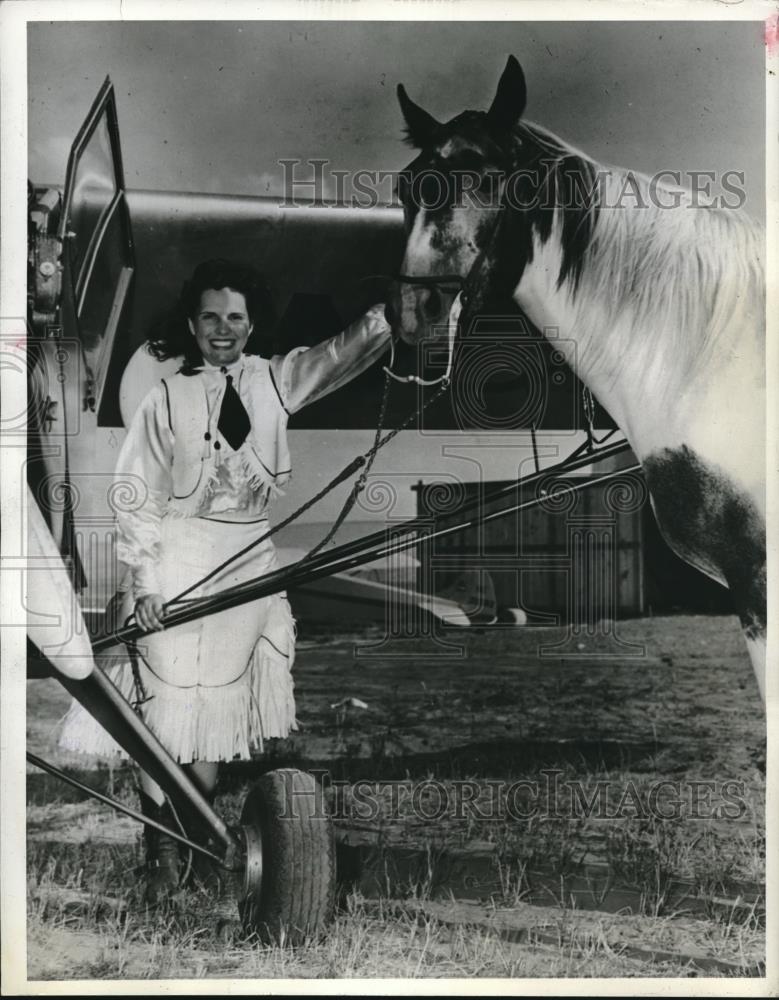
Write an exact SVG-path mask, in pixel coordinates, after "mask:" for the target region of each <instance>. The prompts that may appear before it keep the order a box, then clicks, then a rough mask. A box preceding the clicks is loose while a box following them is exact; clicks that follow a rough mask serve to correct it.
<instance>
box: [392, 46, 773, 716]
mask: <svg viewBox="0 0 779 1000" xmlns="http://www.w3.org/2000/svg"><path fill="white" fill-rule="evenodd" d="M397 94H398V99H399V102H400V108H401V111H402V114H403V118H404V120H405V126H406V142H407V143H408V144H409V145H410V146H412V147H413V148H414V149H416V150H418V151H419V152H418V155H417V156H416V158H415V159H414V160H413V161H412V162H411V163H410V164H409V165H408V167H407V168H406V169H405V170H403V171H401V172H400V174H399V179H398V182H397V194H398V197H399V200H400V201H401V203H402V206H403V210H404V219H405V228H406V247H405V254H404V258H403V263H402V266H401V271H402V274H401V275H400V276H398V279H397V280H396V281H395V283H394V284H393V286H392V289H391V294H390V298H389V304H388V309H387V315H388V317H389V318H390V322H391V324H392V326H393V332H394V333H395V334H396V335H399V336H400V337H401V338H402V339H403V340H404V341H406V342H407V343H410V344H417V343H420V342H421V341H422V340H426V339H430V338H434V337H436V335H437V334H436V331H437V330H440V329H441V328H442V326H444V325H445V320H444V318H445V316H446V315H447V310H448V308H449V307H450V305H451V304H452V298H447V296H446V295H445V294H443V293H442V290H441V288H439V287H438V286H439V285H441V286H443V285H445V284H446V283H448V284H449V292H450V293H451V296H453V294H454V293H453V292H452V290H451V280H452V278H453V277H454V278H455V279H459V281H460V284H461V288H462V303H463V304H464V306H463V314H462V315H461V317H460V319H461V322H466V320H465V318H464V317H465V314H466V313H467V314H468V315H469V316H473V315H474V314H476V313H477V312H478V310H479V307H480V305H482V304H484V303H485V302H486V301H487V300H488V299H489V296H490V295H491V294H499V295H510V296H511V298H512V299H513V301H514V302H515V303H516V305H517V306H518V307H519V309H520V310H521V311H522V313H524V314H525V316H526V317H527V318H528V319H529V320H530V321H531V322H532V323H533V324H534V325H535V326H536V327H537V328H538V329H539V330H541V331H543V332H544V333H545V334H546V336H547V338H548V339H550V340H552V339H553V346H554V347H555V348H556V349H557V350H560V351H562V352H563V354H564V355H565V357H566V361H567V362H568V364H569V365H570V366H571V367H572V368H573V370H574V371H575V373H576V374H577V375H578V377H579V378H580V379H581V381H582V382H583V383H584V385H585V386H586V387H587V388H588V389H589V390H590V391H591V392H592V394H593V395H594V396H595V397H596V398H597V399H598V401H599V402H600V403H601V405H602V406H603V407H604V408H605V410H606V411H607V412H608V413H609V414H611V416H612V417H613V418H614V420H615V422H616V423H617V425H618V426H619V428H620V429H621V430H622V432H623V433H624V435H625V437H626V438H627V440H628V442H629V444H630V446H631V448H632V449H633V451H634V453H635V454H636V456H637V459H638V461H639V462H640V464H641V466H642V470H643V474H644V477H645V481H646V485H647V489H648V492H649V495H650V501H651V503H652V506H653V509H654V512H655V515H656V518H657V522H658V525H659V527H660V530H661V532H662V534H663V536H664V537H665V539H666V540H667V542H668V544H669V545H670V547H671V548H672V549H673V550H674V551H675V552H676V553H677V554H678V555H679V556H680V557H681V558H682V559H684V560H685V561H686V562H688V563H690V564H691V565H693V566H695V567H696V568H697V569H699V570H701V571H702V572H703V573H705V574H706V575H708V576H709V577H712V578H713V579H714V580H717V581H718V582H719V583H721V584H724V585H725V586H726V587H728V588H729V590H730V593H731V597H732V602H733V605H734V609H735V611H736V613H737V614H738V616H739V619H740V622H741V627H742V630H743V633H744V636H745V638H746V643H747V647H748V650H749V655H750V659H751V661H752V665H753V667H754V671H755V676H756V678H757V682H758V687H759V689H760V694H761V697H762V698H763V701H765V656H766V628H767V624H766V618H767V613H766V522H765V518H766V497H765V354H764V350H765V347H764V343H765V274H764V262H763V255H764V245H765V244H764V234H763V230H762V228H761V227H760V226H759V225H758V224H757V223H755V222H753V221H752V220H751V219H749V218H748V217H746V215H745V213H743V212H738V211H735V210H734V209H733V208H732V207H731V208H729V207H727V206H726V205H711V204H710V205H701V204H700V199H699V198H697V197H696V196H695V193H694V192H690V191H687V190H685V189H684V188H683V187H681V186H680V185H679V186H676V187H675V186H674V185H673V184H667V183H665V180H664V179H662V180H661V179H658V178H652V177H649V176H647V175H645V174H641V173H637V172H634V171H631V170H627V169H625V168H619V167H606V166H605V165H603V164H600V163H598V162H597V161H595V160H594V159H592V158H591V157H589V156H588V155H587V154H586V153H584V152H582V151H580V150H578V149H576V148H574V147H573V146H571V145H569V144H568V143H566V142H564V141H563V140H562V139H560V138H558V137H557V136H556V135H554V134H553V133H551V132H550V131H548V130H546V129H545V128H542V127H541V126H539V125H535V124H533V123H531V122H528V121H525V120H523V117H522V116H523V114H524V111H525V106H526V99H527V87H526V82H525V76H524V73H523V71H522V68H521V67H520V64H519V62H518V61H517V60H516V58H514V56H510V57H509V59H508V62H507V63H506V66H505V69H504V71H503V74H502V76H501V77H500V81H499V83H498V87H497V92H496V94H495V97H494V99H493V101H492V104H491V106H490V108H489V110H488V111H486V112H482V111H464V112H462V113H461V114H459V115H457V116H456V117H455V118H452V119H451V120H450V121H447V122H443V123H442V122H439V121H437V120H436V119H435V118H434V117H433V116H432V115H431V114H429V113H428V112H427V111H425V110H424V109H423V108H421V107H419V106H418V105H417V104H415V103H414V102H413V101H412V100H411V99H410V98H409V96H408V94H407V93H406V90H405V88H404V87H403V85H402V84H400V85H399V86H398V88H397ZM415 279H416V280H415Z"/></svg>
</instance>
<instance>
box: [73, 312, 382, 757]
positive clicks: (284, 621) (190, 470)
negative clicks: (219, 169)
mask: <svg viewBox="0 0 779 1000" xmlns="http://www.w3.org/2000/svg"><path fill="white" fill-rule="evenodd" d="M389 336H390V334H389V328H388V326H387V323H386V321H385V320H384V315H383V309H382V308H381V307H374V309H372V310H371V311H370V312H368V313H367V314H366V315H365V316H364V317H363V318H362V319H361V320H359V321H358V322H356V323H354V324H352V326H350V327H349V328H348V329H347V330H345V331H344V332H343V333H341V334H339V335H338V336H337V337H334V338H332V339H331V340H329V341H325V342H324V343H323V344H319V345H318V346H317V347H314V348H310V349H306V348H298V349H296V350H294V351H292V352H291V353H290V354H287V355H286V356H284V357H280V356H277V357H274V358H272V359H271V360H270V361H267V360H265V359H262V358H258V357H253V356H249V355H244V356H243V357H242V358H241V359H240V360H238V361H237V362H236V363H235V364H234V365H231V366H229V368H228V369H226V371H223V370H221V369H219V368H215V367H213V366H210V365H208V364H204V365H203V366H202V368H200V369H198V371H197V373H196V374H193V375H184V374H182V373H178V374H176V375H174V376H173V377H171V378H168V379H165V380H164V381H162V382H161V383H160V384H159V385H157V386H155V388H154V389H152V391H151V392H150V393H149V394H148V395H147V396H146V397H145V399H144V400H143V402H142V403H141V405H140V407H139V409H138V411H137V412H136V414H135V417H134V419H133V421H132V424H131V426H130V428H129V430H128V434H127V438H126V440H125V442H124V445H123V447H122V450H121V453H120V455H119V460H118V463H117V470H116V477H117V482H118V483H126V484H128V485H129V487H130V488H131V489H138V490H139V491H140V493H141V494H142V495H141V496H140V498H139V502H138V504H137V505H134V506H133V509H132V510H128V511H125V512H122V513H120V514H118V515H117V528H118V535H117V552H118V556H119V559H120V560H121V561H122V562H124V563H125V564H127V566H129V567H130V570H131V573H132V581H133V586H132V589H131V590H130V591H128V593H127V595H126V598H125V602H124V607H123V615H124V616H125V617H126V616H127V615H128V614H130V612H131V610H132V607H133V605H134V602H135V601H136V600H137V599H138V598H139V597H141V596H143V595H145V594H152V593H159V594H162V596H163V599H164V600H165V601H166V602H167V601H169V600H171V599H172V598H174V597H176V596H177V595H178V594H179V593H181V592H182V591H183V590H185V589H187V588H188V587H189V586H191V585H192V584H194V583H195V582H196V581H198V580H200V579H202V577H204V576H205V575H206V574H207V573H209V572H210V571H211V570H213V569H214V568H215V567H217V566H218V565H219V564H220V563H222V562H223V561H224V560H225V559H226V558H227V557H228V556H230V555H232V554H233V553H234V552H237V551H238V550H240V549H243V548H244V547H245V546H246V545H249V544H250V543H251V542H252V541H254V540H255V539H257V538H259V537H260V536H261V535H263V534H265V533H266V532H267V531H268V528H269V524H268V509H269V504H270V500H271V498H272V497H273V496H274V494H275V492H276V491H277V490H278V489H279V488H280V487H283V486H284V484H285V483H286V482H287V480H288V478H289V475H290V456H289V450H288V447H287V433H286V432H287V417H288V415H289V414H290V413H293V412H295V411H296V410H298V409H300V408H301V407H303V406H305V405H306V404H307V403H310V402H313V401H314V400H315V399H319V398H321V397H322V396H324V395H326V394H327V393H329V392H332V391H333V390H334V389H337V388H339V387H340V386H341V385H343V384H345V383H346V382H348V381H349V380H350V379H352V378H354V377H355V376H356V375H358V374H359V373H360V372H362V371H363V370H364V369H365V368H367V367H368V366H369V365H370V364H372V363H373V362H374V361H375V360H376V358H377V357H379V356H380V355H381V354H382V353H383V352H384V350H385V349H386V348H387V346H388V344H389ZM227 375H231V376H232V379H233V385H234V386H235V388H236V389H237V391H238V394H239V396H240V400H241V403H242V404H243V406H244V408H245V410H246V412H247V413H248V415H249V418H250V421H251V430H250V431H249V434H248V436H247V438H246V440H245V441H244V442H243V444H241V445H240V447H239V448H238V449H237V450H235V451H234V450H233V449H232V448H231V447H230V445H229V444H228V443H227V441H226V440H225V439H224V437H223V436H222V435H221V434H220V432H219V430H218V426H217V424H218V420H219V413H220V407H221V402H222V397H223V395H224V392H225V387H226V376H227ZM276 566H277V562H276V551H275V548H274V546H273V543H272V541H271V540H270V539H268V540H267V541H265V542H262V543H260V544H259V545H258V546H257V547H256V548H254V549H252V550H251V551H250V552H249V553H247V554H246V555H245V556H243V557H242V558H241V559H239V560H238V561H236V562H234V563H231V564H230V565H229V566H228V567H227V568H226V569H225V570H223V571H221V572H220V573H219V574H218V575H217V576H215V577H214V578H213V579H212V580H209V581H208V582H207V583H206V584H204V585H201V586H199V587H198V588H197V589H195V590H193V591H192V592H191V593H190V594H188V595H187V597H188V598H197V597H203V596H207V595H209V594H213V593H216V592H217V591H220V590H224V589H225V588H227V587H232V586H235V585H236V584H239V583H242V582H244V581H245V580H248V579H251V578H252V577H256V576H259V575H261V574H264V573H267V572H270V571H271V570H273V569H274V568H276ZM122 620H124V619H122ZM138 651H139V653H140V656H139V657H138V658H137V661H136V670H137V678H136V676H135V675H134V673H133V670H132V665H131V662H130V660H129V657H128V655H127V652H126V651H125V650H124V648H123V647H121V648H119V647H117V649H115V650H113V651H112V652H111V653H110V654H106V656H104V657H102V658H101V659H102V662H101V666H103V667H104V669H106V670H107V672H108V673H109V676H111V677H112V679H113V680H114V682H115V683H116V684H117V685H118V687H119V688H120V690H121V691H122V693H123V694H124V695H125V697H126V698H127V699H128V700H129V701H137V700H139V695H142V697H143V698H145V699H146V700H144V701H143V705H142V714H143V717H144V719H145V721H146V723H147V725H148V726H149V728H150V729H151V730H152V732H153V733H155V735H156V736H157V737H158V738H159V740H160V742H161V743H162V744H163V745H164V746H165V747H166V749H167V750H168V751H169V752H170V753H171V754H172V756H173V757H175V758H176V759H177V760H178V761H180V762H181V763H189V762H191V761H194V760H207V761H218V760H232V759H234V758H236V757H237V758H240V759H248V758H249V756H250V749H251V748H252V747H257V748H259V749H262V744H263V740H264V739H267V738H271V737H284V736H287V735H288V734H289V732H290V730H293V729H295V728H296V724H295V701H294V694H293V681H292V673H291V668H292V664H293V660H294V653H295V635H294V623H293V619H292V614H291V612H290V608H289V604H288V603H287V599H286V597H285V596H283V595H281V594H275V595H272V596H271V597H266V598H261V599H260V600H257V601H254V602H252V603H250V604H245V605H243V606H241V607H238V608H233V609H231V610H228V611H221V612H219V613H218V614H214V615H210V616H209V617H207V618H200V619H198V620H196V621H194V622H190V623H189V624H186V625H179V626H175V627H173V628H171V629H169V630H166V631H164V632H156V633H150V634H147V635H145V636H144V637H143V638H142V639H140V640H139V642H138ZM138 681H140V685H139V684H138ZM139 687H140V690H139ZM60 744H61V746H63V747H64V748H66V749H70V750H77V751H82V752H85V753H92V754H99V755H111V754H120V753H122V751H121V750H120V748H119V747H118V745H117V744H116V743H115V742H114V741H113V739H111V737H110V736H109V735H108V734H107V733H106V732H105V731H104V730H103V729H102V727H100V726H99V725H98V724H97V723H96V722H95V721H94V720H93V719H92V717H91V716H90V715H88V713H86V712H85V711H84V710H83V709H82V708H81V706H80V705H79V704H78V703H75V702H74V704H73V706H72V707H71V710H70V711H69V713H68V715H67V717H66V719H65V723H64V726H63V731H62V735H61V739H60Z"/></svg>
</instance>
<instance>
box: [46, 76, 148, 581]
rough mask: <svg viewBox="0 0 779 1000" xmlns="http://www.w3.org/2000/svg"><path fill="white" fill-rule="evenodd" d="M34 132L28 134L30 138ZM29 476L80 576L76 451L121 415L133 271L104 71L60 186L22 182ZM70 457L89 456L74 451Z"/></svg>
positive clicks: (110, 99)
mask: <svg viewBox="0 0 779 1000" xmlns="http://www.w3.org/2000/svg"><path fill="white" fill-rule="evenodd" d="M35 138H36V137H35V136H31V139H30V141H31V142H34V141H35ZM28 206H29V213H28V321H29V322H28V325H29V339H28V354H29V358H30V369H31V378H30V383H29V384H30V400H31V405H30V408H29V413H30V432H29V438H28V482H29V483H30V486H31V487H32V490H33V494H34V496H35V498H36V500H37V502H38V504H39V506H40V508H41V511H42V513H43V514H44V516H45V518H46V520H47V522H48V524H49V527H50V528H51V531H52V534H53V537H54V539H55V540H56V543H57V545H58V546H59V548H60V550H61V552H62V553H63V556H64V557H65V559H66V561H67V562H69V563H70V566H71V570H72V575H73V579H74V583H75V584H76V585H77V586H80V585H81V584H83V582H84V581H83V574H82V571H81V567H80V563H79V556H78V552H77V548H76V545H75V541H74V539H73V527H72V519H73V507H74V503H75V502H76V501H74V496H75V497H76V498H77V494H78V491H77V488H76V487H74V486H73V485H72V480H73V468H74V452H78V451H79V449H81V450H83V448H84V442H85V441H86V440H88V439H89V438H90V437H93V436H94V431H95V429H96V428H97V427H100V426H105V425H109V426H112V425H113V426H115V425H116V424H117V423H118V420H117V419H115V415H116V414H118V392H117V391H114V389H112V381H111V379H112V378H115V379H116V381H117V385H118V375H117V374H116V371H117V368H121V366H122V365H123V363H124V361H125V360H126V356H123V352H122V345H123V343H124V342H126V340H127V337H126V330H127V324H128V322H129V307H130V299H131V291H132V282H133V276H134V273H135V257H134V250H133V239H132V229H131V225H130V215H129V211H128V207H127V197H126V190H125V182H124V171H123V168H122V155H121V147H120V141H119V125H118V119H117V113H116V101H115V96H114V88H113V84H112V83H111V81H110V79H109V78H106V80H105V82H104V83H103V86H102V87H101V88H100V92H99V93H98V95H97V97H96V98H95V101H94V103H93V105H92V107H91V108H90V110H89V113H88V114H87V116H86V118H85V120H84V123H83V124H82V126H81V128H80V129H79V132H78V134H77V135H76V138H75V140H74V142H73V145H72V147H71V149H70V155H69V157H68V162H67V168H66V171H65V182H64V187H63V188H62V191H61V193H60V190H59V189H56V188H54V189H46V188H36V187H34V186H33V185H30V186H29V190H28ZM76 464H77V465H81V466H83V465H85V464H87V463H86V462H85V461H84V457H83V456H80V455H79V456H78V459H77V460H76Z"/></svg>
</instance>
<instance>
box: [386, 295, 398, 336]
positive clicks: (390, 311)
mask: <svg viewBox="0 0 779 1000" xmlns="http://www.w3.org/2000/svg"><path fill="white" fill-rule="evenodd" d="M384 319H386V321H387V322H388V323H389V325H390V326H391V327H392V329H393V330H395V329H397V325H398V314H397V313H396V312H395V309H394V308H393V306H392V303H391V302H388V303H387V304H386V305H385V306H384Z"/></svg>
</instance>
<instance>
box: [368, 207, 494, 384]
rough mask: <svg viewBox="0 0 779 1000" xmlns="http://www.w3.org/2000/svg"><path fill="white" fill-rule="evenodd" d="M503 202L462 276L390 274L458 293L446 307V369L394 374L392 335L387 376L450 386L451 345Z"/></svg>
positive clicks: (408, 282) (399, 281) (402, 280)
mask: <svg viewBox="0 0 779 1000" xmlns="http://www.w3.org/2000/svg"><path fill="white" fill-rule="evenodd" d="M505 207H506V206H505V203H504V202H503V199H502V197H501V202H500V205H499V206H498V211H497V212H496V219H495V223H494V227H493V231H492V233H491V234H490V238H489V240H488V241H487V242H486V243H485V245H484V246H483V247H482V249H481V250H480V251H479V253H478V255H477V256H476V259H475V260H474V262H473V264H471V266H470V268H469V269H468V273H467V274H466V275H465V277H462V276H461V275H459V274H419V275H417V274H403V273H398V274H393V275H389V277H390V278H391V280H392V281H394V282H396V283H397V284H401V285H416V286H418V287H421V288H438V287H440V288H442V289H443V290H445V291H448V292H453V291H456V292H457V295H456V297H455V299H454V301H453V303H452V305H451V308H450V310H449V322H448V337H447V339H448V349H449V354H448V359H447V364H446V371H445V372H444V374H443V375H440V376H439V377H438V378H436V379H424V378H422V377H421V376H419V375H397V374H396V373H395V372H393V371H392V367H393V364H394V362H395V338H394V337H393V339H392V344H391V354H390V362H389V365H385V366H384V369H383V370H384V373H385V375H387V376H388V378H391V379H394V380H395V381H396V382H404V383H415V384H416V385H420V386H433V385H442V386H444V387H445V388H446V387H448V386H449V384H450V382H451V375H452V364H453V359H454V346H455V343H456V341H457V335H458V333H459V332H460V327H461V326H462V325H463V323H464V316H463V314H464V313H465V316H467V315H468V312H469V306H470V305H471V301H472V299H473V298H474V296H473V291H474V288H475V285H476V281H477V279H478V277H479V274H480V272H481V269H482V265H483V264H484V260H485V257H486V256H487V253H488V251H489V249H490V247H491V246H492V243H493V241H494V240H495V238H496V236H497V233H498V230H499V228H500V223H501V220H502V219H503V218H504V214H505Z"/></svg>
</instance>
